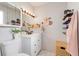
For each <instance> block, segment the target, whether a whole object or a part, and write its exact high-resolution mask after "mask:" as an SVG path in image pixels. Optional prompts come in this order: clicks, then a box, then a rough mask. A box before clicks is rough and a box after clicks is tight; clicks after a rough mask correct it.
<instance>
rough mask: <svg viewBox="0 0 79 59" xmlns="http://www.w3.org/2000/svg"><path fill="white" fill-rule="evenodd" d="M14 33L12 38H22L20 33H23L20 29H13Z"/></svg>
mask: <svg viewBox="0 0 79 59" xmlns="http://www.w3.org/2000/svg"><path fill="white" fill-rule="evenodd" d="M11 32H12V37H13V39H19V37H21V36H20V32H22V31H21V30H20V29H16V28H15V29H11Z"/></svg>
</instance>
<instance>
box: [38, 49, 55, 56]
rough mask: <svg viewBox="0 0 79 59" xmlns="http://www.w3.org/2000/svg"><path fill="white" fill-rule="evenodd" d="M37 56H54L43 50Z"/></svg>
mask: <svg viewBox="0 0 79 59" xmlns="http://www.w3.org/2000/svg"><path fill="white" fill-rule="evenodd" d="M38 56H55V54H54V53H51V52H49V51H46V50H43V51H41V52H40V53H39V54H38Z"/></svg>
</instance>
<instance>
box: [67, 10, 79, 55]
mask: <svg viewBox="0 0 79 59" xmlns="http://www.w3.org/2000/svg"><path fill="white" fill-rule="evenodd" d="M77 20H78V11H74V12H73V15H72V17H71V22H70V24H69V28H68V30H67V49H66V50H67V52H69V53H70V54H71V55H72V56H78V46H77Z"/></svg>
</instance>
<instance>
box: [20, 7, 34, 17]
mask: <svg viewBox="0 0 79 59" xmlns="http://www.w3.org/2000/svg"><path fill="white" fill-rule="evenodd" d="M21 10H22V12H23V13H24V14H27V15H30V16H31V17H33V18H35V15H34V14H32V13H30V12H28V11H26V10H23V9H22V8H21Z"/></svg>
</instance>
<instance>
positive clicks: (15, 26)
mask: <svg viewBox="0 0 79 59" xmlns="http://www.w3.org/2000/svg"><path fill="white" fill-rule="evenodd" d="M0 27H12V28H21V26H17V25H5V24H2V25H1V24H0Z"/></svg>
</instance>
